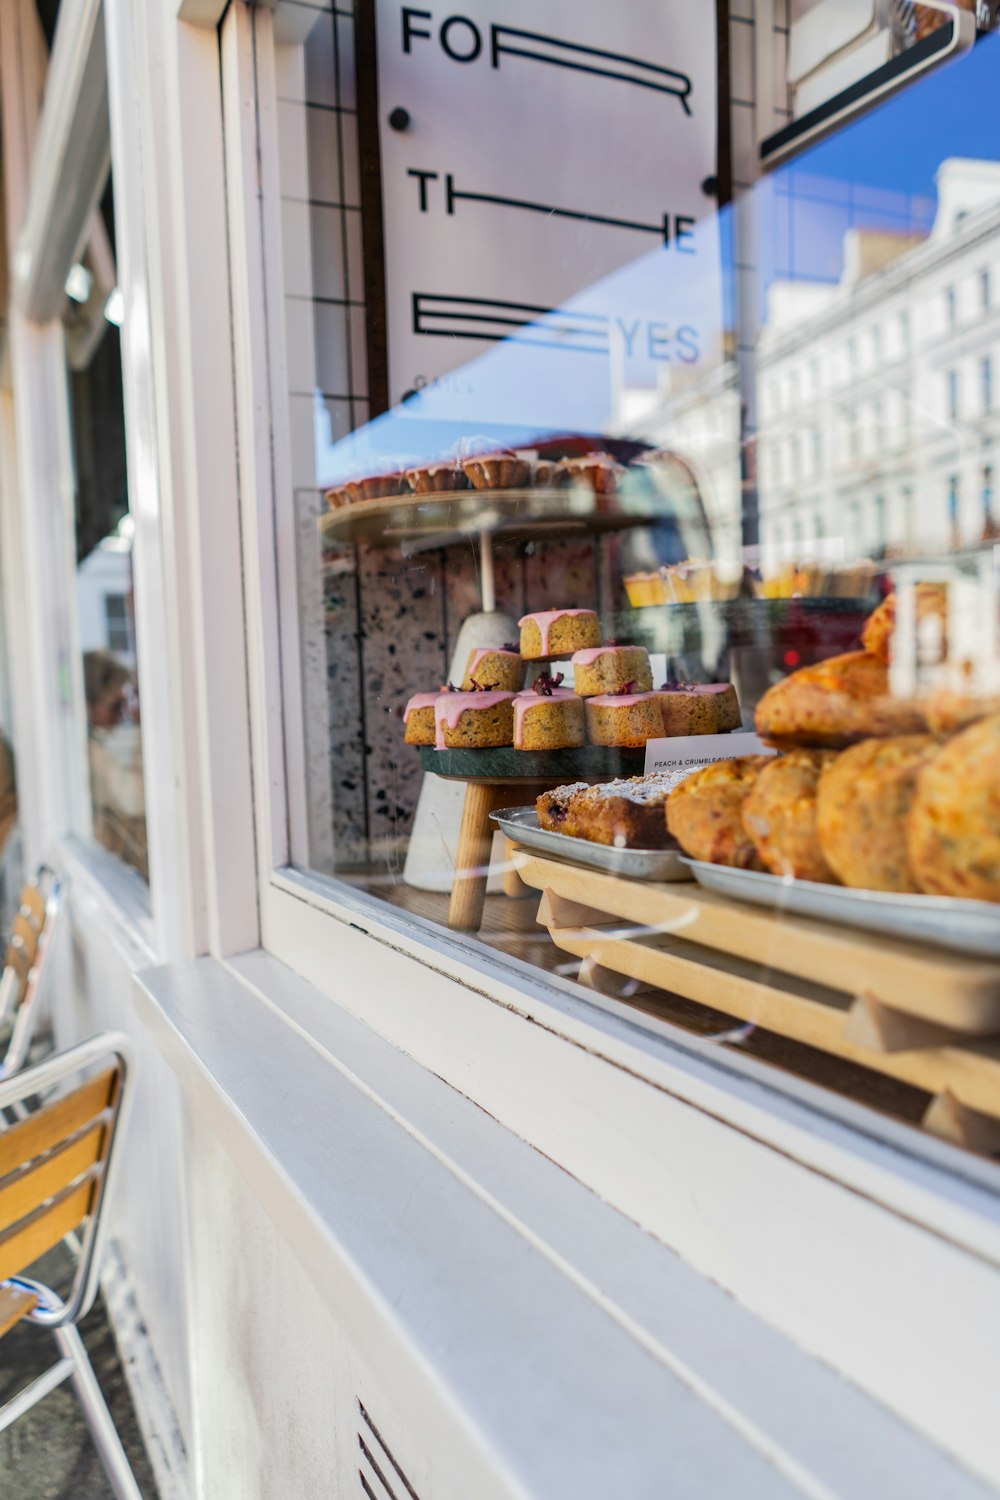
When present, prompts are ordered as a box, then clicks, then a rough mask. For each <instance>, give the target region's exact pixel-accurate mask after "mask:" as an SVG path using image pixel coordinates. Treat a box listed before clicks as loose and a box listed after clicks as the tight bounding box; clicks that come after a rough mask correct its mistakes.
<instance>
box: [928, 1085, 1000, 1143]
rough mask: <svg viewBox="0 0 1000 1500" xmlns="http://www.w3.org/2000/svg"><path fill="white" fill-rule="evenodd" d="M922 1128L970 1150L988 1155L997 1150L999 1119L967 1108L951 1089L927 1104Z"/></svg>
mask: <svg viewBox="0 0 1000 1500" xmlns="http://www.w3.org/2000/svg"><path fill="white" fill-rule="evenodd" d="M923 1126H924V1129H925V1130H929V1131H930V1132H931V1134H932V1135H937V1136H940V1137H941V1139H942V1140H945V1141H952V1142H954V1144H955V1145H957V1146H966V1147H968V1149H969V1150H970V1151H982V1152H983V1153H984V1154H985V1155H987V1156H994V1155H996V1153H997V1152H998V1151H1000V1120H997V1119H994V1118H993V1116H992V1115H983V1114H980V1113H979V1111H978V1110H975V1109H966V1107H965V1105H964V1104H963V1103H962V1102H961V1100H959V1099H956V1098H955V1095H954V1094H953V1093H952V1092H951V1090H950V1089H945V1090H944V1092H943V1093H940V1094H937V1095H935V1097H934V1098H933V1099H932V1100H931V1102H930V1104H928V1106H927V1110H926V1112H925V1114H924V1118H923Z"/></svg>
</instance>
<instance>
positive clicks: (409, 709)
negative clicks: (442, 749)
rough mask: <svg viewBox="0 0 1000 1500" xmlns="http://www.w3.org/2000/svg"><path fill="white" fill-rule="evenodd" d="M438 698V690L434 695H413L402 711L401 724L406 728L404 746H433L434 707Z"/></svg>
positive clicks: (439, 692)
mask: <svg viewBox="0 0 1000 1500" xmlns="http://www.w3.org/2000/svg"><path fill="white" fill-rule="evenodd" d="M440 696H441V689H440V688H438V690H437V692H436V693H414V695H413V697H412V698H411V699H410V701H409V703H408V704H407V705H406V707H405V708H404V709H403V723H404V725H405V726H406V733H405V734H404V736H403V738H404V740H405V742H406V744H408V745H433V743H434V705H435V703H436V702H437V701H438V699H439V698H440Z"/></svg>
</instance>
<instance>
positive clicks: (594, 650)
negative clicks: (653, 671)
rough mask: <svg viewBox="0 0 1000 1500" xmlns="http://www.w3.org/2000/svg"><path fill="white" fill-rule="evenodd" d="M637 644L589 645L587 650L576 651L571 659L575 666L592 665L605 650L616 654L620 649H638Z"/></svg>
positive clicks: (610, 654) (611, 654)
mask: <svg viewBox="0 0 1000 1500" xmlns="http://www.w3.org/2000/svg"><path fill="white" fill-rule="evenodd" d="M636 650H638V647H636V646H588V648H587V650H586V651H574V652H573V655H572V656H571V657H570V661H571V662H572V663H573V665H574V666H575V667H592V666H593V665H594V662H595V661H596V660H597V658H598V657H599V656H603V655H604V654H605V652H607V653H608V655H609V656H614V655H615V653H616V652H619V651H636Z"/></svg>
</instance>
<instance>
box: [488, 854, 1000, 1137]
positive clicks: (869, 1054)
mask: <svg viewBox="0 0 1000 1500" xmlns="http://www.w3.org/2000/svg"><path fill="white" fill-rule="evenodd" d="M515 865H516V869H517V872H518V874H519V875H520V878H521V880H522V881H524V883H525V884H526V885H528V886H531V887H533V888H535V889H536V890H538V891H540V892H541V893H542V900H541V904H540V907H539V912H538V920H539V922H540V923H541V924H542V925H543V926H545V927H547V928H548V930H549V933H550V935H551V937H552V940H553V942H554V943H555V944H556V946H557V947H558V948H560V949H562V950H563V951H564V952H566V953H571V954H574V955H575V956H576V957H578V958H580V959H582V960H584V961H585V963H586V966H587V971H588V973H589V974H590V976H591V982H592V983H593V982H594V979H593V976H594V974H595V973H597V974H605V975H610V976H626V977H627V978H628V979H629V980H630V981H632V982H633V983H634V984H639V985H643V986H650V987H652V988H653V989H655V990H658V991H660V992H666V993H669V994H672V995H679V996H682V997H684V998H685V999H686V1000H689V1001H694V1002H696V1003H697V1004H699V1005H703V1006H708V1007H711V1008H712V1009H713V1010H715V1011H720V1012H723V1013H725V1014H726V1015H728V1016H731V1017H733V1019H734V1021H735V1022H740V1023H750V1024H751V1025H753V1026H755V1027H759V1028H762V1029H763V1030H765V1031H767V1032H769V1033H773V1034H774V1035H776V1036H780V1037H783V1038H786V1039H787V1040H789V1041H792V1042H794V1043H797V1044H800V1045H802V1046H805V1047H809V1048H813V1049H818V1050H819V1051H820V1052H822V1053H825V1054H827V1055H829V1056H830V1057H834V1058H837V1059H840V1060H841V1061H843V1062H847V1063H851V1064H854V1065H857V1066H860V1067H863V1068H865V1069H870V1070H873V1071H875V1072H877V1073H879V1074H882V1075H885V1076H886V1077H888V1078H891V1079H895V1080H897V1081H898V1082H899V1083H901V1084H905V1085H908V1086H910V1087H911V1088H916V1089H919V1090H921V1091H923V1092H925V1093H926V1094H927V1095H928V1096H930V1102H929V1105H928V1108H927V1111H926V1114H925V1116H924V1124H925V1126H926V1127H927V1128H929V1129H931V1130H933V1131H935V1132H937V1133H938V1134H943V1135H946V1136H948V1137H949V1138H951V1139H955V1140H958V1141H959V1142H961V1143H962V1144H965V1145H968V1146H971V1147H973V1148H975V1149H978V1150H984V1151H987V1152H996V1151H1000V964H996V963H990V962H987V961H984V960H981V959H975V958H965V957H963V956H961V955H959V954H954V953H949V952H946V951H945V950H943V949H939V948H933V947H929V946H927V947H921V946H920V945H916V944H908V943H904V942H900V941H897V940H893V939H888V938H882V937H879V936H876V935H873V934H868V933H862V932H859V931H855V930H852V929H850V928H847V927H838V926H835V925H833V924H827V923H823V922H818V921H811V920H807V919H805V918H801V917H793V916H789V915H787V914H777V913H773V912H768V911H763V910H761V909H759V908H755V907H751V906H748V905H744V904H743V903H741V902H738V901H734V900H729V899H727V898H726V897H723V896H719V895H717V894H716V893H714V892H710V891H706V890H703V889H702V888H701V887H700V886H697V885H695V884H693V883H692V884H683V885H657V884H654V883H651V882H650V883H647V882H643V881H635V880H625V879H622V878H621V877H618V876H613V875H607V874H604V873H603V872H601V871H597V870H589V869H586V868H582V867H580V866H577V865H574V864H569V863H564V862H562V861H559V860H553V859H547V858H544V857H542V856H539V855H536V854H533V853H530V852H529V851H527V850H522V849H519V850H517V851H516V854H515Z"/></svg>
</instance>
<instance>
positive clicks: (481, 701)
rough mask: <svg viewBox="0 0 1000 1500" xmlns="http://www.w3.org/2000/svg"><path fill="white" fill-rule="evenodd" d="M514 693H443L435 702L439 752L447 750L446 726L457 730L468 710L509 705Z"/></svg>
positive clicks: (436, 736) (435, 742)
mask: <svg viewBox="0 0 1000 1500" xmlns="http://www.w3.org/2000/svg"><path fill="white" fill-rule="evenodd" d="M513 696H514V694H513V693H500V692H496V693H441V694H440V696H439V697H437V698H436V699H435V700H434V744H435V746H436V748H437V749H438V750H446V749H447V748H448V747H447V746H446V745H445V742H444V726H445V725H446V724H447V726H448V728H449V729H457V728H458V721H459V719H460V718H461V717H462V715H463V714H464V713H465V711H466V709H468V708H496V706H497V704H498V703H507V702H509V701H510V699H511V698H513Z"/></svg>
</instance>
